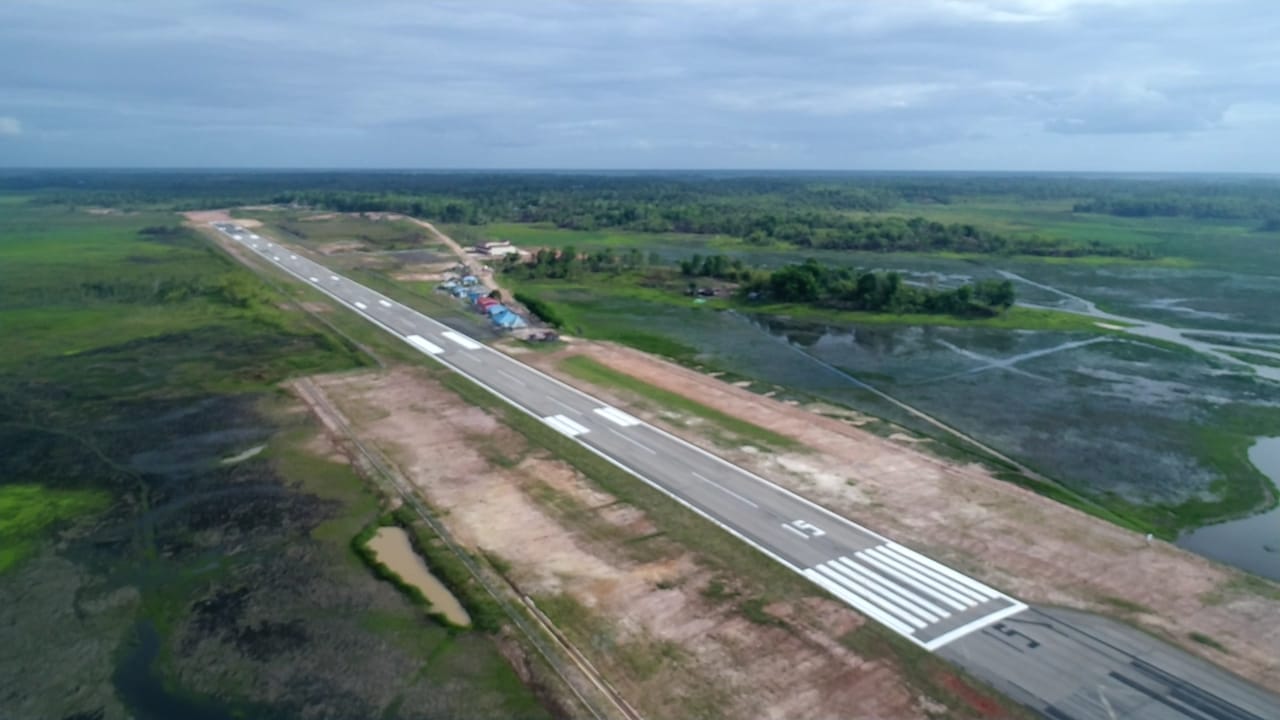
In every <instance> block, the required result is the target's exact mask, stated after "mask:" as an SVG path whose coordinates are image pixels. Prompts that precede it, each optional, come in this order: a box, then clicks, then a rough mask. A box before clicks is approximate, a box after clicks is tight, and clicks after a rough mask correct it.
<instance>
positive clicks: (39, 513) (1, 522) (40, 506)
mask: <svg viewBox="0 0 1280 720" xmlns="http://www.w3.org/2000/svg"><path fill="white" fill-rule="evenodd" d="M109 503H110V498H109V497H108V496H107V494H106V493H103V492H100V491H94V490H54V489H50V488H47V487H44V486H41V485H0V573H3V572H4V571H6V570H8V569H9V568H11V567H13V566H14V565H16V564H17V563H18V561H19V560H21V559H22V558H23V557H24V556H26V555H27V554H28V553H30V552H31V551H32V550H33V549H34V548H35V547H36V542H37V539H38V538H39V537H40V536H41V535H42V534H43V533H44V532H45V531H46V529H48V528H49V527H50V526H53V525H55V524H56V523H58V522H59V521H62V520H67V519H71V518H76V517H80V516H82V515H89V514H93V513H97V512H100V511H102V510H103V509H105V508H106V506H107V505H108V504H109Z"/></svg>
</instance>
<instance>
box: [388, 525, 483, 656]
mask: <svg viewBox="0 0 1280 720" xmlns="http://www.w3.org/2000/svg"><path fill="white" fill-rule="evenodd" d="M391 517H392V518H393V519H394V521H395V523H396V524H397V525H399V526H400V527H402V528H404V529H405V531H406V532H408V533H409V539H410V542H411V543H412V544H413V549H414V551H415V552H417V553H418V555H420V556H421V557H422V559H423V561H424V562H426V563H427V567H429V568H431V573H432V574H433V575H435V576H436V577H437V578H439V580H440V582H442V583H443V584H444V586H445V587H447V588H449V592H451V593H453V595H454V597H456V598H457V599H458V602H460V603H462V607H463V608H464V609H466V611H467V614H468V615H470V616H471V626H472V627H474V628H475V629H477V630H482V631H484V632H490V633H492V632H497V631H498V630H500V629H501V628H502V626H503V623H504V622H505V619H506V616H505V615H504V614H503V612H502V608H500V607H499V606H498V604H497V603H496V602H495V601H494V599H493V598H492V597H490V596H489V594H488V592H486V591H485V589H484V587H483V586H482V585H481V584H480V583H479V581H477V580H476V579H475V578H474V577H473V576H472V575H471V571H470V570H468V569H467V566H466V565H464V564H463V563H462V561H461V560H460V559H458V556H457V555H456V554H454V552H453V550H451V549H450V548H449V547H448V546H447V545H445V543H444V542H443V541H442V540H441V539H440V538H439V537H438V536H437V535H436V534H435V533H434V532H433V531H432V530H431V528H430V527H428V526H427V524H426V523H425V522H423V521H422V518H420V517H418V515H417V514H416V513H415V512H414V511H413V510H412V509H411V508H409V507H408V506H405V505H402V506H400V508H398V509H397V510H396V511H395V512H393V513H392V514H391Z"/></svg>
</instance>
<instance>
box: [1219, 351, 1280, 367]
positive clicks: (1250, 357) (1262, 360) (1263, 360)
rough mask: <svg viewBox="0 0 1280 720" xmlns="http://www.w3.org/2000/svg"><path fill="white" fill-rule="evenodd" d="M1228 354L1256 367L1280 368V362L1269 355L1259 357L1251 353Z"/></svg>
mask: <svg viewBox="0 0 1280 720" xmlns="http://www.w3.org/2000/svg"><path fill="white" fill-rule="evenodd" d="M1227 354H1228V355H1230V356H1231V357H1233V358H1235V359H1237V360H1243V361H1245V362H1247V363H1253V364H1254V365H1266V366H1269V367H1280V360H1277V359H1276V358H1273V357H1270V356H1267V355H1258V354H1256V353H1251V352H1228V353H1227Z"/></svg>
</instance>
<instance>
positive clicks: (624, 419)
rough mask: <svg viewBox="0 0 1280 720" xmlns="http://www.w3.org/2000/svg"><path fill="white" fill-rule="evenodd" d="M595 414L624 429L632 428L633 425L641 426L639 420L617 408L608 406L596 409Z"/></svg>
mask: <svg viewBox="0 0 1280 720" xmlns="http://www.w3.org/2000/svg"><path fill="white" fill-rule="evenodd" d="M594 412H595V414H597V415H599V416H600V417H602V418H604V419H605V420H608V421H609V422H612V423H615V424H617V425H621V426H622V427H631V426H632V425H639V424H640V421H639V420H637V419H635V418H633V417H631V416H630V415H628V414H626V413H624V412H622V411H621V410H619V409H617V408H613V407H607V406H606V407H602V408H596V409H595V410H594Z"/></svg>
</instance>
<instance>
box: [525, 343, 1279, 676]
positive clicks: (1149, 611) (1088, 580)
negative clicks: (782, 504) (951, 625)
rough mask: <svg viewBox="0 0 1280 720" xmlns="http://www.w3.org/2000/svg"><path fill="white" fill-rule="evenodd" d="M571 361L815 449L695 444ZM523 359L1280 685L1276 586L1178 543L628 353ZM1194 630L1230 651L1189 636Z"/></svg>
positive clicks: (810, 487)
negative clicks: (572, 368) (562, 364)
mask: <svg viewBox="0 0 1280 720" xmlns="http://www.w3.org/2000/svg"><path fill="white" fill-rule="evenodd" d="M570 354H582V355H587V356H590V357H592V358H593V359H595V360H596V361H598V362H600V363H602V364H605V365H608V366H610V367H612V368H614V369H616V370H619V371H621V372H624V373H626V374H628V375H631V376H633V377H636V378H639V379H641V380H643V381H645V382H647V383H650V384H652V385H655V386H658V387H661V388H664V389H666V390H669V391H671V392H675V393H678V394H680V395H682V396H684V397H687V398H690V399H692V400H695V401H697V402H699V403H702V404H704V405H707V406H709V407H712V408H715V409H717V410H720V411H722V412H724V413H727V414H729V415H732V416H735V417H739V418H743V419H746V420H749V421H750V422H752V423H755V424H756V425H759V426H761V427H764V428H766V429H769V430H772V431H774V432H777V433H779V434H781V435H785V436H787V437H790V438H794V439H796V440H797V441H799V442H801V443H802V444H804V445H805V446H807V448H811V449H812V452H804V451H801V452H768V453H765V452H762V451H760V450H758V449H756V448H753V447H750V446H741V447H736V448H725V447H724V446H723V445H716V444H714V443H713V442H712V441H711V440H710V439H709V437H710V435H708V436H704V437H698V435H699V433H698V432H697V429H698V424H697V419H696V418H695V419H692V420H691V421H689V422H686V423H685V427H684V428H677V427H672V426H671V425H670V423H664V418H663V417H661V416H659V415H657V414H656V413H654V412H651V411H650V412H646V410H645V406H644V404H643V403H640V404H639V405H638V404H637V402H636V398H635V397H631V396H629V395H628V394H626V393H622V392H619V391H613V390H611V389H608V388H601V387H597V386H592V385H590V384H588V383H584V382H583V381H581V380H577V379H575V378H572V377H569V376H567V375H565V374H564V373H561V372H558V371H557V364H558V362H559V361H560V360H561V359H563V358H564V357H566V356H568V355H570ZM520 359H521V360H523V361H525V362H528V363H530V364H533V365H536V366H538V367H540V368H542V369H543V370H545V371H547V372H550V373H552V374H555V375H557V376H558V377H560V378H561V379H563V380H565V381H566V382H569V383H571V384H573V385H577V386H579V387H582V388H583V389H585V390H588V391H589V392H591V393H593V394H596V395H599V396H601V397H602V398H604V399H606V400H609V401H610V402H614V403H616V404H619V405H620V406H622V407H628V408H629V409H630V410H631V411H632V412H633V413H634V414H636V415H639V416H642V417H644V419H646V420H648V421H650V422H653V423H655V424H657V425H665V426H666V427H667V429H668V430H671V431H672V432H675V433H677V434H680V435H683V436H685V437H686V439H690V440H692V441H694V442H696V443H698V444H700V445H702V446H704V447H707V448H709V449H712V450H713V451H715V452H717V453H718V454H720V455H722V456H724V457H726V458H728V459H730V460H732V461H734V462H736V463H738V464H740V465H742V466H744V467H746V468H749V469H751V470H752V471H754V472H756V473H757V474H760V475H762V476H764V477H766V478H769V479H771V480H773V481H775V482H777V483H779V484H780V485H783V486H785V487H788V488H790V489H792V490H794V491H796V492H798V493H800V494H803V495H805V496H807V497H809V498H810V499H812V500H814V501H816V502H818V503H821V504H823V505H825V506H827V507H829V508H831V509H833V510H835V511H837V512H839V513H841V514H843V515H845V516H847V517H849V518H851V519H853V520H855V521H856V522H858V523H860V524H863V525H865V526H867V527H869V528H871V529H873V530H876V531H878V532H881V533H883V534H885V535H887V536H889V537H891V538H893V539H895V540H897V541H898V542H901V543H903V544H906V545H909V546H912V547H915V548H917V549H919V550H922V551H924V552H926V553H928V554H930V555H932V556H934V557H937V558H939V559H940V560H943V561H945V562H947V563H949V564H951V565H953V566H954V567H957V568H959V569H962V570H964V571H965V572H967V573H969V574H971V575H973V576H974V577H976V578H978V579H980V580H982V581H983V582H986V583H988V584H990V585H992V586H994V587H998V588H1001V589H1003V590H1005V591H1006V592H1009V593H1010V594H1012V595H1015V596H1017V597H1018V598H1020V599H1022V600H1024V601H1028V602H1032V603H1041V604H1048V605H1058V606H1066V607H1071V608H1077V609H1082V610H1089V611H1094V612H1099V613H1102V614H1107V615H1112V616H1119V617H1121V618H1122V619H1124V620H1127V621H1129V622H1131V623H1134V624H1136V625H1139V626H1141V627H1143V628H1145V629H1147V630H1149V631H1151V632H1154V633H1156V634H1158V635H1161V636H1163V637H1165V638H1166V639H1168V640H1170V641H1172V642H1174V643H1176V644H1178V645H1180V646H1182V647H1184V648H1185V649H1187V650H1189V651H1191V652H1193V653H1196V654H1198V655H1201V656H1203V657H1205V658H1207V659H1209V660H1210V661H1212V662H1214V663H1217V664H1219V665H1222V666H1224V667H1226V668H1228V669H1230V670H1232V671H1233V672H1236V673H1237V674H1239V675H1242V676H1244V677H1246V678H1249V679H1251V680H1253V681H1254V682H1257V683H1259V684H1260V685H1262V686H1263V687H1271V688H1275V687H1280V623H1277V622H1276V618H1280V587H1278V586H1276V585H1275V584H1271V583H1266V582H1265V581H1261V580H1258V579H1255V578H1251V577H1249V576H1246V575H1244V574H1243V573H1241V572H1239V571H1236V570H1234V569H1232V568H1228V567H1225V566H1221V565H1218V564H1215V563H1213V562H1210V561H1209V560H1206V559H1204V558H1201V557H1199V556H1197V555H1193V554H1191V553H1188V552H1185V551H1182V550H1180V549H1178V548H1176V547H1174V546H1172V545H1170V544H1168V543H1164V542H1159V541H1155V542H1152V543H1151V544H1147V542H1146V541H1145V539H1144V538H1143V537H1142V536H1141V535H1138V534H1135V533H1133V532H1130V531H1128V530H1124V529H1121V528H1118V527H1116V526H1114V525H1111V524H1110V523H1107V522H1104V521H1102V520H1098V519H1096V518H1093V517H1090V516H1088V515H1086V514H1084V513H1082V512H1079V511H1076V510H1073V509H1071V508H1067V507H1064V506H1062V505H1060V504H1058V503H1056V502H1054V501H1052V500H1049V499H1047V498H1044V497H1041V496H1039V495H1036V494H1035V493H1032V492H1030V491H1027V490H1024V489H1022V488H1019V487H1016V486H1014V485H1011V484H1009V483H1006V482H1003V481H1001V480H998V479H996V478H995V477H993V476H992V475H991V474H990V473H989V472H987V471H986V470H985V469H984V468H982V467H980V466H976V465H957V464H955V463H951V462H947V461H943V460H940V459H937V458H934V457H931V456H929V455H927V454H925V453H924V452H922V450H921V449H919V448H918V447H915V445H916V443H914V442H911V441H910V440H909V439H907V438H905V437H904V438H892V437H891V438H882V437H879V436H877V435H874V434H872V433H870V432H867V431H864V430H860V429H858V428H857V427H855V426H854V424H853V423H851V422H844V421H841V420H836V419H832V418H828V417H822V416H820V415H817V414H815V413H813V412H809V411H807V410H806V409H804V408H801V407H796V406H793V405H789V404H786V403H782V402H778V401H775V400H772V399H770V398H767V397H763V396H760V395H757V394H754V393H751V392H750V391H747V390H744V389H742V388H739V387H735V386H733V385H731V384H728V383H725V382H721V381H719V380H716V379H715V378H712V377H708V376H706V375H703V374H701V373H698V372H695V371H693V370H689V369H687V368H683V367H680V366H678V365H675V364H672V363H668V362H665V361H663V360H660V359H657V358H654V357H652V356H649V355H645V354H643V353H640V352H637V351H634V350H631V349H629V348H624V347H619V346H615V345H612V344H605V343H595V342H584V341H575V342H574V343H573V345H572V347H571V349H569V350H566V351H563V352H561V353H556V354H544V353H534V352H524V353H521V354H520ZM665 414H666V415H667V416H670V414H669V413H665ZM686 420H688V419H686ZM691 429H692V430H693V432H692V433H691V432H690V430H691ZM926 444H927V443H926ZM1193 633H1194V634H1197V635H1200V636H1205V637H1208V638H1211V639H1212V640H1214V641H1216V642H1218V643H1220V644H1221V645H1222V646H1224V647H1225V648H1226V650H1227V652H1221V651H1219V650H1217V649H1214V648H1212V647H1210V646H1208V645H1207V644H1203V643H1198V642H1190V641H1189V638H1190V637H1191V635H1192V634H1193Z"/></svg>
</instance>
